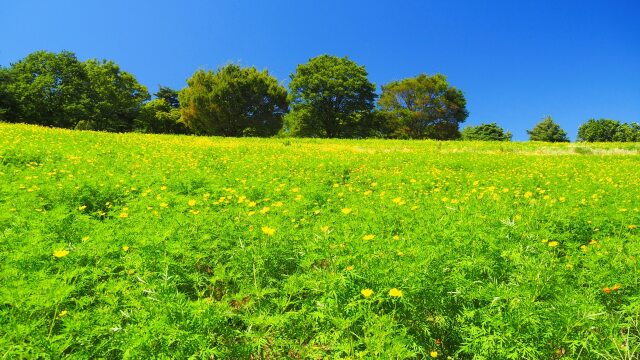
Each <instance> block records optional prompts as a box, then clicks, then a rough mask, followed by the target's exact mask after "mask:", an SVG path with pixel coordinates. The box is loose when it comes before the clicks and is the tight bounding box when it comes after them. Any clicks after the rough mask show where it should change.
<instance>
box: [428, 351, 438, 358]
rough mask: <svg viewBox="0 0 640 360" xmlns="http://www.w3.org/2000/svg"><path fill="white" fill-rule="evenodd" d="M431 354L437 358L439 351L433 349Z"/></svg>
mask: <svg viewBox="0 0 640 360" xmlns="http://www.w3.org/2000/svg"><path fill="white" fill-rule="evenodd" d="M429 355H431V357H432V358H437V357H438V352H437V351H432V352H430V353H429Z"/></svg>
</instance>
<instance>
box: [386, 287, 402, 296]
mask: <svg viewBox="0 0 640 360" xmlns="http://www.w3.org/2000/svg"><path fill="white" fill-rule="evenodd" d="M389 296H391V297H402V290H399V289H396V288H393V289H391V290H389Z"/></svg>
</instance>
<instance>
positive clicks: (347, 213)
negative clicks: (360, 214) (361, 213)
mask: <svg viewBox="0 0 640 360" xmlns="http://www.w3.org/2000/svg"><path fill="white" fill-rule="evenodd" d="M342 213H343V214H345V215H349V214H350V213H351V208H344V209H342Z"/></svg>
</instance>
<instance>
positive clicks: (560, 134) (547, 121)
mask: <svg viewBox="0 0 640 360" xmlns="http://www.w3.org/2000/svg"><path fill="white" fill-rule="evenodd" d="M527 134H529V140H531V141H546V142H569V138H568V137H567V133H566V131H564V130H562V128H560V125H558V124H557V123H556V122H555V121H553V119H552V118H551V116H547V117H545V118H544V119H543V120H542V121H540V122H539V123H538V124H536V126H535V127H534V128H533V129H531V130H527Z"/></svg>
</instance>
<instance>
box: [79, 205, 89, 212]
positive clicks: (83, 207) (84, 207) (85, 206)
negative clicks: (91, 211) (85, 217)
mask: <svg viewBox="0 0 640 360" xmlns="http://www.w3.org/2000/svg"><path fill="white" fill-rule="evenodd" d="M86 208H87V205H81V206H80V207H78V210H80V211H82V210H84V209H86Z"/></svg>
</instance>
